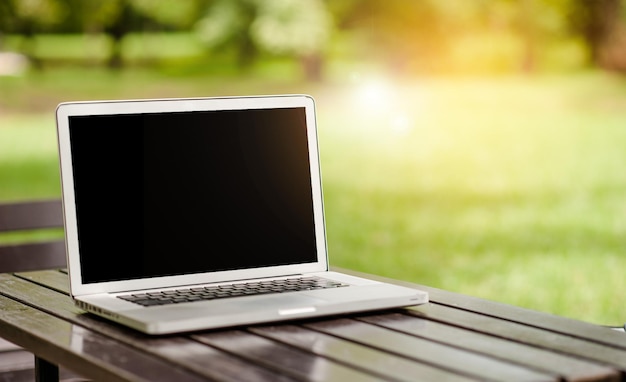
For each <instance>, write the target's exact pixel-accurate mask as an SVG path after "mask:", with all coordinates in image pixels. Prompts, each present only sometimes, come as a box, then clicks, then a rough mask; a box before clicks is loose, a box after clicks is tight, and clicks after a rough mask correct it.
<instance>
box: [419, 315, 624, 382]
mask: <svg viewBox="0 0 626 382" xmlns="http://www.w3.org/2000/svg"><path fill="white" fill-rule="evenodd" d="M407 312H409V313H412V314H416V315H418V316H420V317H425V318H428V319H431V320H438V321H441V322H444V323H447V324H451V325H454V326H459V327H463V328H467V329H470V330H474V331H479V332H482V333H486V334H489V335H492V336H497V337H501V338H505V339H509V340H513V341H516V342H520V343H525V344H529V345H532V346H536V347H541V348H544V349H549V350H552V351H557V352H561V353H564V354H569V355H575V356H577V357H580V358H582V359H587V360H592V361H596V362H599V363H602V364H609V365H613V366H614V367H617V368H619V369H620V370H622V372H626V351H624V350H621V349H616V348H609V347H606V346H603V345H601V344H598V343H596V342H590V341H584V340H582V339H580V338H577V337H573V336H569V335H565V334H561V333H557V332H553V331H550V330H545V329H539V328H536V327H529V326H526V325H523V324H520V323H517V322H510V321H505V320H500V319H497V318H494V317H490V316H485V315H482V314H478V313H473V312H469V311H465V310H461V309H454V308H451V307H448V306H443V305H437V304H428V305H422V306H416V307H411V308H409V309H407ZM606 330H607V331H610V329H606ZM613 335H615V336H620V335H622V334H621V333H617V332H614V333H613Z"/></svg>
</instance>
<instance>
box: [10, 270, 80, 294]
mask: <svg viewBox="0 0 626 382" xmlns="http://www.w3.org/2000/svg"><path fill="white" fill-rule="evenodd" d="M15 276H16V277H19V278H23V279H25V280H29V281H31V282H33V283H35V284H38V285H42V286H44V287H46V288H50V289H54V290H56V291H58V292H61V293H63V294H66V295H68V296H69V295H70V280H69V279H68V277H67V273H65V272H63V271H62V270H60V269H54V270H46V271H31V272H19V273H16V274H15Z"/></svg>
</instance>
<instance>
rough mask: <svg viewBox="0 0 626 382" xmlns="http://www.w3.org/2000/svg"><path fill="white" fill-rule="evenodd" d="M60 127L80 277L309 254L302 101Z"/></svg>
mask: <svg viewBox="0 0 626 382" xmlns="http://www.w3.org/2000/svg"><path fill="white" fill-rule="evenodd" d="M69 126H70V137H71V150H72V161H73V169H74V190H75V199H76V211H77V220H78V239H79V249H80V257H81V267H82V277H83V282H84V283H94V282H102V281H115V280H123V279H137V278H143V277H150V276H171V275H181V274H189V273H198V272H207V271H223V270H235V269H241V268H255V267H264V266H273V265H286V264H297V263H305V262H312V261H315V260H316V258H317V256H316V252H317V247H316V243H315V228H314V221H313V201H312V200H313V199H312V191H311V176H310V175H311V174H310V167H309V156H308V144H307V131H306V123H305V112H304V108H288V109H269V110H267V109H263V110H239V111H208V112H184V113H154V114H124V115H106V116H102V115H98V116H74V117H70V121H69Z"/></svg>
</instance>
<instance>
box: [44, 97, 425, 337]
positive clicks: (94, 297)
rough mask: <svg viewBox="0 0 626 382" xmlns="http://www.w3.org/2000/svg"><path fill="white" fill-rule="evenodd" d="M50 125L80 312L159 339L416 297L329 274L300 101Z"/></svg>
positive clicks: (232, 102)
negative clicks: (54, 134)
mask: <svg viewBox="0 0 626 382" xmlns="http://www.w3.org/2000/svg"><path fill="white" fill-rule="evenodd" d="M56 117H57V132H58V143H59V155H60V166H61V184H62V195H63V210H64V218H65V240H66V247H67V265H68V273H69V279H70V291H71V296H72V298H73V299H74V301H75V303H76V304H77V306H78V307H80V308H82V309H84V310H86V311H88V312H91V313H94V314H96V315H99V316H102V317H104V318H107V319H109V320H112V321H115V322H118V323H120V324H123V325H126V326H128V327H131V328H134V329H137V330H139V331H141V332H144V333H148V334H167V333H176V332H187V331H196V330H203V329H212V328H222V327H229V326H241V325H251V324H258V323H266V322H274V321H283V320H292V319H302V318H309V317H316V316H324V315H336V314H345V313H351V312H359V311H367V310H375V309H384V308H392V307H402V306H409V305H416V304H421V303H425V302H427V301H428V295H427V293H426V292H424V291H420V290H415V289H411V288H406V287H401V286H397V285H392V284H387V283H382V282H379V281H375V280H369V279H365V278H360V277H355V276H352V275H347V274H343V273H339V272H334V271H330V270H329V263H328V254H327V245H326V234H325V227H324V213H323V203H322V202H323V197H322V182H321V175H320V165H319V153H318V140H317V132H316V116H315V104H314V100H313V99H312V98H311V97H310V96H306V95H280V96H250V97H223V98H194V99H155V100H125V101H88V102H68V103H62V104H60V105H59V106H58V108H57V112H56ZM355 255H358V254H355Z"/></svg>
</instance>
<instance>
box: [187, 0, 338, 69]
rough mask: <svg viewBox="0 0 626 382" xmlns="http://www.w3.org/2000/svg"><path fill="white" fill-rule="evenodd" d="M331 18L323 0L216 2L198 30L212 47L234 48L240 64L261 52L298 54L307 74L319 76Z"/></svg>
mask: <svg viewBox="0 0 626 382" xmlns="http://www.w3.org/2000/svg"><path fill="white" fill-rule="evenodd" d="M331 20H332V19H331V16H330V13H329V12H328V11H327V9H326V5H325V3H324V2H322V1H321V0H273V1H267V0H218V1H216V2H214V3H213V5H212V6H211V7H210V9H209V11H208V13H207V15H206V17H204V18H203V19H202V20H200V22H199V23H198V24H197V27H196V31H197V33H198V34H199V36H200V38H201V39H202V41H203V42H204V43H205V44H206V46H207V47H208V48H209V49H211V50H213V51H217V50H223V49H228V48H234V49H235V50H236V52H237V62H238V65H239V66H240V67H241V68H244V69H245V68H247V67H249V66H250V65H251V64H252V63H253V62H254V61H255V60H256V59H257V57H258V55H259V53H261V52H266V53H269V54H274V55H289V56H296V57H298V58H299V59H300V60H301V63H302V65H303V68H304V72H305V75H306V77H307V78H308V79H311V80H319V79H320V78H321V75H322V73H321V72H322V61H323V60H322V53H323V50H324V47H325V46H326V43H327V42H328V40H329V37H330V33H331V29H332V21H331Z"/></svg>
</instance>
